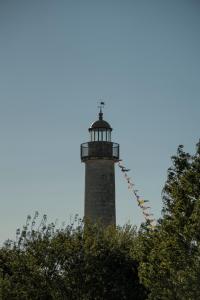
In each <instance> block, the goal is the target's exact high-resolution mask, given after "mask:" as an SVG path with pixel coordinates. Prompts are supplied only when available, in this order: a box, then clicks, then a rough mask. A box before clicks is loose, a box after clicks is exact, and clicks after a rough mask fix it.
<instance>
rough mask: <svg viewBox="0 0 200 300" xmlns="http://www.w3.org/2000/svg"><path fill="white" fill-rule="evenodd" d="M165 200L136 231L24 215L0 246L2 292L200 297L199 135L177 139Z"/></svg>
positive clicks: (10, 295)
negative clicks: (183, 141)
mask: <svg viewBox="0 0 200 300" xmlns="http://www.w3.org/2000/svg"><path fill="white" fill-rule="evenodd" d="M163 203H164V206H163V214H162V218H161V219H160V220H159V221H158V223H157V226H156V227H155V229H154V230H152V229H151V230H150V229H149V226H148V224H142V226H141V227H140V230H139V231H138V232H137V231H136V229H135V228H133V227H130V226H128V225H126V226H124V227H123V228H114V227H108V228H104V227H102V226H101V224H96V225H92V224H89V223H86V224H83V223H82V222H81V221H80V220H77V222H76V224H75V225H76V226H75V225H74V224H71V225H69V226H66V227H64V226H63V227H62V228H61V229H57V228H56V226H55V224H53V223H52V224H49V225H48V224H47V218H46V216H44V217H43V219H42V221H41V223H40V225H39V226H38V227H37V225H36V223H37V222H36V221H37V218H38V214H37V213H36V215H35V216H34V218H33V219H32V218H31V217H30V216H29V217H28V218H27V223H26V225H25V226H24V227H23V229H22V231H20V230H17V237H16V241H14V242H13V241H7V242H6V244H5V246H4V247H3V248H1V249H0V299H2V300H4V299H6V300H7V299H9V300H12V299H20V300H25V299H26V300H29V299H36V300H37V299H41V300H43V299H48V300H51V299H58V300H59V299H70V300H73V299H80V300H90V299H91V300H100V299H104V300H106V299H109V300H110V299H111V300H112V299H113V300H114V299H115V300H118V299H119V300H122V299H137V300H140V299H150V300H175V299H176V300H196V299H200V285H199V282H200V230H199V228H200V143H198V144H197V150H196V153H195V155H190V154H189V153H185V152H184V150H183V146H182V145H181V146H179V147H178V151H177V155H176V156H173V157H172V167H171V168H169V170H168V177H167V181H166V184H165V186H164V189H163Z"/></svg>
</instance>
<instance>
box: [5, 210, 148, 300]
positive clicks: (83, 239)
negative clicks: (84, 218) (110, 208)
mask: <svg viewBox="0 0 200 300" xmlns="http://www.w3.org/2000/svg"><path fill="white" fill-rule="evenodd" d="M31 221H32V222H31ZM35 221H36V218H33V220H31V218H30V217H29V218H28V222H27V224H26V225H25V226H24V228H23V230H22V232H21V233H20V232H19V231H18V232H17V236H18V238H17V240H16V241H15V242H11V241H8V242H7V243H6V245H5V246H4V247H3V248H2V249H1V250H0V284H1V296H2V299H10V300H12V299H20V300H23V299H36V300H37V299H41V300H43V299H48V300H50V299H70V300H73V299H76V300H77V299H82V300H86V299H87V300H90V299H91V300H100V299H111V300H112V299H115V300H117V299H120V300H121V299H138V300H139V299H145V298H146V294H147V292H146V289H145V288H144V286H143V285H141V284H140V283H139V278H138V262H137V261H136V259H135V258H134V257H133V256H132V253H133V252H132V251H131V249H133V247H134V240H135V237H136V231H135V229H134V228H131V227H130V226H125V227H124V228H117V229H115V228H113V227H109V228H106V229H105V228H103V227H102V226H101V225H100V224H98V225H97V224H96V225H92V224H89V223H87V224H85V225H84V226H83V223H82V222H81V223H79V224H78V225H77V226H76V227H75V226H74V225H73V224H72V225H69V226H67V227H66V228H62V229H59V230H58V229H56V228H55V224H50V225H47V223H46V216H45V217H44V219H43V221H42V223H41V226H40V228H39V229H35V223H36V222H35ZM29 223H32V225H31V224H29Z"/></svg>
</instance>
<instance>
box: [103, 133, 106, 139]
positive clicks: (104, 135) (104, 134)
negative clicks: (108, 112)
mask: <svg viewBox="0 0 200 300" xmlns="http://www.w3.org/2000/svg"><path fill="white" fill-rule="evenodd" d="M103 141H106V131H103Z"/></svg>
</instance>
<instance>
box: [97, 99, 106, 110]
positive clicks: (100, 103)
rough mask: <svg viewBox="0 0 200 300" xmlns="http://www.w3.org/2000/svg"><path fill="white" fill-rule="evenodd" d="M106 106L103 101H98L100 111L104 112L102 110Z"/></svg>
mask: <svg viewBox="0 0 200 300" xmlns="http://www.w3.org/2000/svg"><path fill="white" fill-rule="evenodd" d="M104 106H105V102H104V101H102V100H99V101H98V108H100V110H102V108H104Z"/></svg>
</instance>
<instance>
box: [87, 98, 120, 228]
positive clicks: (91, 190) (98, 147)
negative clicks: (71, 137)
mask: <svg viewBox="0 0 200 300" xmlns="http://www.w3.org/2000/svg"><path fill="white" fill-rule="evenodd" d="M103 105H104V103H103V102H101V106H100V111H99V115H98V120H97V121H95V122H93V123H92V124H91V126H90V128H89V129H88V131H89V135H90V141H89V142H87V143H83V144H81V161H82V162H84V163H85V203H84V204H85V205H84V206H85V207H84V216H85V219H86V220H87V219H88V220H90V221H91V222H93V223H97V222H101V223H102V224H103V225H104V226H108V225H115V224H116V208H115V163H116V162H117V161H119V144H117V143H113V142H112V139H111V133H112V128H111V126H110V124H109V123H108V122H106V121H105V120H104V118H103V112H102V108H103Z"/></svg>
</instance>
